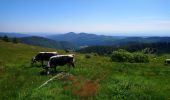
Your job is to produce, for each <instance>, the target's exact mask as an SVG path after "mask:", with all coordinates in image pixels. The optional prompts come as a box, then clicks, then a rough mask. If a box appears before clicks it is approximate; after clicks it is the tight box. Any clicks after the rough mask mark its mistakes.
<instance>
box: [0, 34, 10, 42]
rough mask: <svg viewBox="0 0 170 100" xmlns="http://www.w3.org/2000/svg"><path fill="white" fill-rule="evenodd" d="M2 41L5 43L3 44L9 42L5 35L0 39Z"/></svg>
mask: <svg viewBox="0 0 170 100" xmlns="http://www.w3.org/2000/svg"><path fill="white" fill-rule="evenodd" d="M2 40H3V41H5V42H9V41H10V40H9V38H8V36H6V35H5V36H4V37H3V38H2Z"/></svg>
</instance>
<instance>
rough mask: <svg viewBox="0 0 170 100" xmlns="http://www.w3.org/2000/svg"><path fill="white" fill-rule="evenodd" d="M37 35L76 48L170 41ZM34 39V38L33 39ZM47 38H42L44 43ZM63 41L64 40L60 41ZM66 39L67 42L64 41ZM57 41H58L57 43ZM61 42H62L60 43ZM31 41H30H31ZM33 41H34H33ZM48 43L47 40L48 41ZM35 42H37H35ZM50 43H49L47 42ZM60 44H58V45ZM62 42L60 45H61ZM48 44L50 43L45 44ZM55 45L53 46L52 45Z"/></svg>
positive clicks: (138, 38)
mask: <svg viewBox="0 0 170 100" xmlns="http://www.w3.org/2000/svg"><path fill="white" fill-rule="evenodd" d="M4 35H5V33H3V32H0V36H4ZM6 35H7V36H8V35H9V36H10V37H12V36H13V37H28V36H29V37H30V35H31V36H32V35H34V34H33V33H32V34H19V33H6ZM35 35H36V36H38V37H39V36H40V37H43V38H46V39H49V40H50V41H52V40H53V42H50V44H51V45H53V43H54V44H55V46H56V47H60V48H68V47H69V48H73V47H74V48H75V49H81V48H84V47H88V46H96V45H99V46H123V45H128V44H129V43H130V44H135V43H156V42H170V37H159V36H156V37H125V36H124V37H120V36H105V35H96V34H89V33H74V32H69V33H65V34H45V33H42V34H35ZM31 40H33V39H31ZM31 40H30V41H31ZM34 41H37V43H39V42H38V41H40V40H39V39H37V40H36V39H34ZM45 41H46V40H43V41H42V40H41V42H42V44H41V45H45V44H43V43H44V42H45ZM60 41H62V42H60ZM64 41H65V42H64ZM55 42H57V43H55ZM58 42H60V43H58ZM29 43H30V42H29ZM31 43H33V42H31ZM46 43H47V42H46ZM34 44H35V43H34ZM47 44H49V43H47ZM57 44H58V45H57ZM59 44H60V45H59ZM45 46H48V47H49V45H45ZM50 47H51V46H50ZM52 47H53V46H52Z"/></svg>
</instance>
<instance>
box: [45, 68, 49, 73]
mask: <svg viewBox="0 0 170 100" xmlns="http://www.w3.org/2000/svg"><path fill="white" fill-rule="evenodd" d="M45 70H46V73H47V75H49V74H50V70H49V68H48V67H46V68H45Z"/></svg>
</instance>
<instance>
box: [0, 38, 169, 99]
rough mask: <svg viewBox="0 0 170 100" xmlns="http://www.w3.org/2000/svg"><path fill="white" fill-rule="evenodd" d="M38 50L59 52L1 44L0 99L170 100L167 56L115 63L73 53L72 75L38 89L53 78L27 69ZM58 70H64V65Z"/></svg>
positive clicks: (28, 46) (31, 68)
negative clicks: (143, 60)
mask: <svg viewBox="0 0 170 100" xmlns="http://www.w3.org/2000/svg"><path fill="white" fill-rule="evenodd" d="M39 51H58V52H59V53H61V54H63V53H64V51H62V50H54V49H48V48H41V47H35V46H30V45H24V44H13V43H8V42H2V41H0V100H8V99H9V100H14V99H16V100H25V99H26V100H27V99H31V100H46V99H48V100H60V99H61V100H70V99H71V100H72V99H73V100H75V99H90V100H92V99H94V100H95V99H96V100H112V99H115V100H121V99H127V100H135V99H138V100H151V99H152V100H167V99H170V66H165V65H164V60H165V59H166V58H170V55H168V54H166V55H162V56H159V57H157V56H154V55H152V56H150V59H151V62H150V63H116V62H111V61H110V58H109V57H104V56H95V55H91V57H90V58H86V57H85V55H84V54H78V53H76V56H75V58H76V60H75V65H76V68H74V69H71V70H70V71H68V72H69V73H71V74H72V75H73V76H70V77H67V78H65V79H61V80H55V81H53V82H51V83H50V84H48V85H47V86H44V87H42V88H40V89H38V87H39V86H40V85H41V84H43V83H44V82H45V81H47V80H48V79H50V78H51V77H52V76H53V75H48V76H47V75H41V74H40V73H41V72H42V70H43V69H42V68H39V67H37V66H38V65H36V66H33V67H32V66H30V60H31V58H32V57H33V56H34V55H35V54H36V53H37V52H39ZM57 70H59V71H64V70H67V66H64V67H60V66H59V67H58V68H57Z"/></svg>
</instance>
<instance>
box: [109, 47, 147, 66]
mask: <svg viewBox="0 0 170 100" xmlns="http://www.w3.org/2000/svg"><path fill="white" fill-rule="evenodd" d="M111 60H112V61H115V62H131V63H135V62H137V63H145V62H149V57H148V56H147V55H146V54H143V53H130V52H128V51H125V50H122V49H120V50H118V51H113V53H112V55H111Z"/></svg>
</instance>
